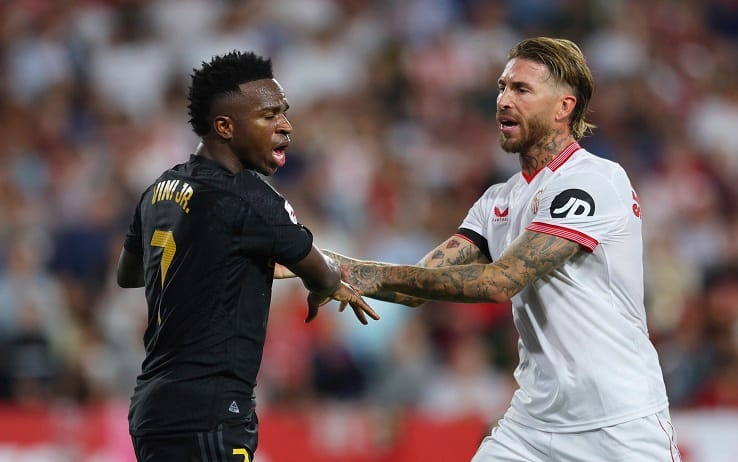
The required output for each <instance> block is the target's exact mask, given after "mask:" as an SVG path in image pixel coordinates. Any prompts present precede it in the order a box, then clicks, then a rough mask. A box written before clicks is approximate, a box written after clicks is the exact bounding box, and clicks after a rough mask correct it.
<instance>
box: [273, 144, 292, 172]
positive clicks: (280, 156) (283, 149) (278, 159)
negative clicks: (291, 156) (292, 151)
mask: <svg viewBox="0 0 738 462" xmlns="http://www.w3.org/2000/svg"><path fill="white" fill-rule="evenodd" d="M289 145H290V143H289V141H288V142H286V143H282V144H279V145H277V146H275V147H274V148H272V158H274V162H275V163H276V164H277V166H279V167H283V166H284V164H285V162H287V146H289Z"/></svg>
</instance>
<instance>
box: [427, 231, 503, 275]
mask: <svg viewBox="0 0 738 462" xmlns="http://www.w3.org/2000/svg"><path fill="white" fill-rule="evenodd" d="M466 263H489V260H487V257H485V256H484V254H482V251H481V250H480V249H479V248H478V247H477V246H476V245H474V244H472V243H471V242H468V241H466V240H464V239H462V238H461V237H459V236H452V237H450V238H449V239H448V240H446V242H444V243H443V244H441V245H439V246H438V247H436V248H435V249H433V250H432V251H431V252H430V253H428V255H426V256H425V257H423V259H422V260H420V262H419V263H418V265H417V266H423V267H426V268H439V267H441V266H453V265H463V264H466Z"/></svg>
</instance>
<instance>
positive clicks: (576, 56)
mask: <svg viewBox="0 0 738 462" xmlns="http://www.w3.org/2000/svg"><path fill="white" fill-rule="evenodd" d="M513 58H521V59H527V60H531V61H535V62H538V63H541V64H544V65H545V66H546V67H547V68H548V70H549V72H550V73H551V76H552V77H553V78H554V80H555V81H556V83H560V84H561V83H563V84H567V85H569V86H570V87H571V88H572V89H574V91H575V92H576V95H575V96H576V98H577V102H576V105H575V106H574V111H572V114H571V120H570V121H569V129H570V130H571V134H572V136H573V137H574V139H575V140H579V139H581V138H582V137H584V136H585V135H586V134H587V133H588V132H591V131H592V130H593V129H594V128H595V125H593V124H591V123H589V122H587V120H586V117H587V113H588V112H589V110H588V106H589V101H590V100H591V99H592V92H593V90H594V80H593V79H592V72H591V71H590V70H589V67H588V66H587V61H586V59H585V58H584V54H583V53H582V50H580V49H579V47H578V46H577V45H576V44H575V43H574V42H572V41H571V40H566V39H560V38H551V37H534V38H529V39H525V40H523V41H522V42H520V43H518V44H517V45H515V46H514V47H513V48H512V49H511V50H510V52H509V53H508V55H507V59H508V60H510V59H513Z"/></svg>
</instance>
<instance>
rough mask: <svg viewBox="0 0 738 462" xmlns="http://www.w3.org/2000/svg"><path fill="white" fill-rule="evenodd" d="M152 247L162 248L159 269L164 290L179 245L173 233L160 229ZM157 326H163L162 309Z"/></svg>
mask: <svg viewBox="0 0 738 462" xmlns="http://www.w3.org/2000/svg"><path fill="white" fill-rule="evenodd" d="M150 245H151V246H152V247H161V248H162V249H163V250H162V252H161V261H160V263H159V268H160V269H161V288H162V289H164V278H166V277H167V271H169V265H171V264H172V260H174V253H175V252H176V251H177V244H176V243H175V242H174V234H173V233H172V232H171V231H162V230H160V229H156V230H154V235H153V236H151V242H150ZM156 319H157V324H161V307H159V309H158V310H157V312H156Z"/></svg>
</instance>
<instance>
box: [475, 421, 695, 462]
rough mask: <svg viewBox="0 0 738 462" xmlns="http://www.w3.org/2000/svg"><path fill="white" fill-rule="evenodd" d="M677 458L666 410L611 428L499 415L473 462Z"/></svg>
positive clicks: (675, 461) (672, 461)
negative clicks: (546, 424)
mask: <svg viewBox="0 0 738 462" xmlns="http://www.w3.org/2000/svg"><path fill="white" fill-rule="evenodd" d="M493 461H494V462H564V461H566V462H633V461H638V462H680V461H681V457H680V456H679V450H678V449H677V442H676V434H675V432H674V427H672V426H671V420H670V417H669V411H668V410H663V411H661V412H659V413H656V414H653V415H650V416H647V417H643V418H640V419H636V420H632V421H630V422H624V423H621V424H618V425H613V426H611V427H605V428H600V429H596V430H590V431H585V432H578V433H550V432H544V431H541V430H536V429H534V428H531V427H526V426H525V425H521V424H519V423H517V422H513V421H511V420H508V419H502V420H500V422H499V423H498V425H497V426H496V427H495V428H494V429H492V433H491V434H490V436H488V437H486V438H485V439H484V441H482V444H481V445H480V446H479V449H478V450H477V453H476V454H475V455H474V457H473V458H472V462H493Z"/></svg>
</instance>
